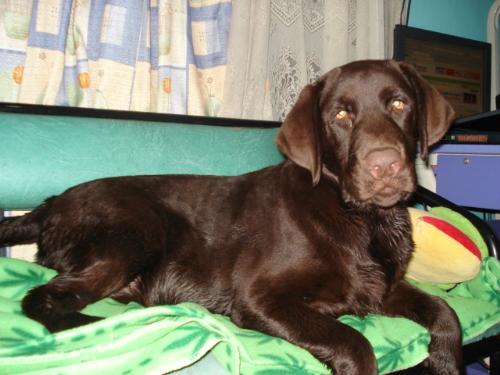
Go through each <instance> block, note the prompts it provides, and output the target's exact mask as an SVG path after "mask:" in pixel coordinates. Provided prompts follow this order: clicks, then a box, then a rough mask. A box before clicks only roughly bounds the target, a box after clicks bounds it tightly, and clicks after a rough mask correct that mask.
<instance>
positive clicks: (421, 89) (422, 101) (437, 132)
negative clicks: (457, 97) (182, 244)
mask: <svg viewBox="0 0 500 375" xmlns="http://www.w3.org/2000/svg"><path fill="white" fill-rule="evenodd" d="M399 65H400V67H401V70H402V71H403V73H404V74H405V75H406V77H407V78H408V79H409V81H410V83H411V84H412V86H413V87H414V89H415V90H416V92H417V112H418V113H417V116H418V126H419V130H418V131H419V138H420V156H421V157H422V159H424V160H425V159H426V158H427V155H428V150H429V149H428V148H429V146H430V145H432V144H434V143H436V142H437V141H439V140H440V139H441V137H443V135H444V134H445V133H446V132H447V131H448V128H449V127H450V125H451V123H452V121H453V120H454V118H455V111H454V110H453V108H452V107H451V105H450V104H449V103H448V101H447V100H446V99H445V98H444V97H443V96H442V95H441V94H440V93H439V92H438V91H437V90H436V89H435V88H434V87H432V86H431V85H430V84H429V83H428V82H427V81H426V80H425V79H423V78H422V77H421V76H420V74H419V73H418V72H417V71H416V70H415V68H413V66H411V65H410V64H406V63H399Z"/></svg>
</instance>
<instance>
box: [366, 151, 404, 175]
mask: <svg viewBox="0 0 500 375" xmlns="http://www.w3.org/2000/svg"><path fill="white" fill-rule="evenodd" d="M365 163H366V164H365V166H366V169H367V171H368V172H369V173H370V175H371V176H372V177H373V178H375V179H376V180H381V179H384V178H392V177H396V176H397V175H398V174H399V172H401V169H402V167H403V160H402V158H401V154H400V153H399V152H398V151H397V150H396V149H394V148H383V149H377V150H373V151H371V152H369V153H368V155H367V156H366V159H365Z"/></svg>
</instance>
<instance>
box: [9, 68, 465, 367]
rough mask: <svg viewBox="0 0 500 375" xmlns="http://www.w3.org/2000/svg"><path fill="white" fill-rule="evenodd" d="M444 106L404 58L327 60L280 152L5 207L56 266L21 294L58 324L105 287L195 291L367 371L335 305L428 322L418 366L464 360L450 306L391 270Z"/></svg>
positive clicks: (71, 323)
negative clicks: (417, 162) (263, 161)
mask: <svg viewBox="0 0 500 375" xmlns="http://www.w3.org/2000/svg"><path fill="white" fill-rule="evenodd" d="M452 118H453V111H452V109H451V107H450V106H449V104H448V103H447V102H446V101H445V100H444V98H443V97H442V96H441V95H440V94H439V93H438V92H437V91H436V90H435V89H434V88H432V87H431V86H430V85H429V84H428V83H426V82H425V81H424V80H423V79H422V78H421V77H420V76H419V75H418V74H417V73H416V71H415V70H414V69H413V68H412V67H411V66H409V65H406V64H403V63H397V62H394V61H359V62H354V63H350V64H347V65H344V66H342V67H339V68H337V69H334V70H332V71H330V72H329V73H327V74H326V75H324V76H323V77H322V78H320V79H319V80H318V81H317V82H316V83H315V84H311V85H308V86H306V87H305V88H304V89H303V90H302V92H301V94H300V97H299V98H298V101H297V103H296V104H295V106H294V107H293V108H292V109H291V111H290V113H289V114H288V116H287V117H286V119H285V121H284V123H283V125H282V127H281V129H280V131H279V134H278V137H277V144H278V147H279V148H280V150H281V151H282V152H283V153H284V154H285V155H286V156H287V157H288V160H287V161H285V162H283V163H282V164H279V165H275V166H271V167H268V168H266V169H263V170H260V171H257V172H253V173H250V174H246V175H242V176H236V177H216V176H188V175H180V176H172V175H169V176H166V175H161V176H134V177H118V178H106V179H99V180H95V181H91V182H88V183H84V184H81V185H78V186H76V187H73V188H71V189H69V190H67V191H66V192H64V193H62V194H61V195H59V196H55V197H51V198H49V199H47V200H46V201H45V203H43V204H42V205H40V206H39V207H38V208H36V209H35V210H33V211H32V212H31V213H29V214H27V215H25V216H22V217H20V218H9V219H5V220H4V221H3V222H2V223H1V225H0V243H3V244H16V243H27V242H37V244H38V256H37V257H38V262H39V263H40V264H42V265H44V266H47V267H51V268H54V269H56V270H57V271H58V272H59V274H58V276H57V277H55V278H54V279H52V280H51V281H50V282H49V283H48V284H46V285H42V286H38V287H36V288H33V289H32V290H31V291H30V292H29V293H28V294H27V295H26V297H25V298H24V299H23V301H22V308H23V310H24V312H25V314H26V315H27V316H29V317H31V318H33V319H35V320H37V321H39V322H40V323H42V324H43V325H45V326H46V327H47V328H48V329H49V330H50V331H54V332H55V331H60V330H65V329H69V328H72V327H76V326H79V325H82V324H87V323H90V322H93V321H96V320H98V318H95V317H91V316H86V315H83V314H82V313H80V312H79V311H80V310H81V309H82V308H84V307H85V306H86V305H87V304H89V303H91V302H94V301H96V300H98V299H101V298H103V297H112V298H115V299H117V300H119V301H122V302H128V301H137V302H139V303H141V304H144V305H145V306H151V305H158V304H175V303H179V302H184V301H190V302H196V303H199V304H202V305H204V306H206V307H207V308H208V309H209V310H210V311H212V312H214V313H220V314H226V315H228V316H230V317H231V319H232V320H233V321H234V322H235V323H236V324H237V325H239V326H241V327H245V328H251V329H255V330H259V331H262V332H265V333H268V334H270V335H275V336H279V337H282V338H284V339H286V340H289V341H290V342H292V343H295V344H297V345H299V346H301V347H303V348H305V349H307V350H309V351H310V352H311V353H312V354H313V355H314V356H316V357H317V358H318V359H319V360H321V361H323V362H324V363H325V364H326V365H327V366H329V367H330V368H331V369H333V370H334V371H335V373H336V374H359V375H370V374H376V373H377V365H376V361H375V357H374V355H373V351H372V348H371V346H370V344H369V342H368V341H367V339H366V338H365V337H364V336H362V335H361V334H360V333H358V332H357V331H356V330H354V329H352V328H350V327H348V326H346V325H344V324H342V323H341V322H340V321H339V320H337V318H338V317H339V316H340V315H343V314H356V315H359V316H365V315H366V314H368V313H376V314H384V315H388V316H402V317H406V318H409V319H411V320H413V321H415V322H418V323H419V324H421V325H422V326H424V327H425V328H427V329H428V330H429V331H430V333H431V336H432V340H431V343H430V347H429V353H430V355H429V357H428V359H427V360H426V363H425V365H426V367H427V371H428V373H431V374H436V375H457V374H462V373H463V369H462V364H461V362H462V360H461V330H460V326H459V323H458V320H457V317H456V315H455V313H454V312H453V311H452V310H451V309H450V307H448V305H447V304H446V303H445V302H443V301H442V300H440V299H439V298H436V297H432V296H430V295H427V294H425V293H423V292H421V291H420V290H418V289H416V288H414V287H412V286H411V285H409V284H408V283H407V282H405V281H404V279H403V275H404V274H405V270H406V268H407V265H408V261H409V260H410V258H411V255H412V250H413V243H412V237H411V226H410V222H409V218H408V213H407V210H406V207H405V200H406V199H407V198H408V197H409V196H410V195H411V193H412V192H413V191H414V190H415V185H416V178H415V170H414V158H415V155H416V146H417V142H419V143H420V152H421V155H423V156H424V157H425V156H426V154H427V150H428V145H430V144H432V143H435V142H436V141H438V140H439V139H440V137H441V136H442V135H443V134H444V133H445V132H446V130H447V129H448V126H449V124H450V122H451V120H452Z"/></svg>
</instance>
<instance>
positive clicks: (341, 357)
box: [328, 340, 378, 375]
mask: <svg viewBox="0 0 500 375" xmlns="http://www.w3.org/2000/svg"><path fill="white" fill-rule="evenodd" d="M336 349H337V350H336V351H335V356H334V358H332V359H331V360H330V361H328V362H329V363H330V366H331V368H332V369H333V371H334V374H336V375H377V373H378V372H377V360H376V358H375V355H374V354H373V349H372V347H371V345H370V344H369V342H368V341H367V340H363V341H359V342H357V344H356V345H349V346H347V345H346V346H343V347H341V348H336Z"/></svg>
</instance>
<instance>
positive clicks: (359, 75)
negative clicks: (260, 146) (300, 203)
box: [276, 60, 454, 207]
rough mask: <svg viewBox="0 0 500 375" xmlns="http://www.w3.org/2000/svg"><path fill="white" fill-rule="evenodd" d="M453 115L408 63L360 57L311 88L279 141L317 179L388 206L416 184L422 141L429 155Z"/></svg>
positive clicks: (360, 200) (349, 196)
mask: <svg viewBox="0 0 500 375" xmlns="http://www.w3.org/2000/svg"><path fill="white" fill-rule="evenodd" d="M453 117H454V112H453V110H452V108H451V106H450V105H449V104H448V102H447V101H446V100H445V99H444V98H443V97H442V96H441V94H440V93H439V92H438V91H437V90H436V89H434V88H433V87H432V86H431V85H429V83H427V82H426V81H425V80H424V79H423V78H422V77H421V76H420V75H419V74H418V73H417V72H416V71H415V69H413V67H411V66H410V65H408V64H405V63H398V62H395V61H392V60H381V61H378V60H377V61H376V60H371V61H358V62H353V63H350V64H347V65H344V66H342V67H339V68H336V69H334V70H331V71H330V72H328V73H327V74H325V75H324V76H323V77H321V78H320V79H319V80H318V81H317V82H316V83H315V84H311V85H308V86H306V87H305V88H304V89H303V90H302V92H301V93H300V96H299V98H298V100H297V102H296V104H295V105H294V107H293V108H292V109H291V111H290V112H289V114H288V115H287V117H286V118H285V121H284V123H283V125H282V126H281V129H280V132H279V134H278V137H277V140H276V142H277V144H278V147H279V148H280V150H281V151H282V152H283V153H284V154H285V155H286V156H287V157H288V158H289V159H290V160H292V161H293V162H295V163H296V164H298V165H300V166H301V167H304V168H306V169H308V170H309V171H310V172H311V175H312V180H313V184H317V183H318V182H319V181H320V179H321V177H322V175H324V174H327V175H329V176H330V178H331V177H332V176H334V178H336V179H337V180H338V182H339V184H340V187H341V189H342V194H343V198H344V200H345V201H347V202H353V203H355V204H361V205H365V204H375V205H378V206H382V207H390V206H392V205H394V204H395V203H397V202H399V201H401V200H403V199H405V198H406V197H408V196H409V195H410V193H412V192H413V191H414V190H415V187H416V175H415V168H414V158H415V155H416V146H417V142H418V143H419V144H420V154H421V157H423V158H424V159H425V158H426V157H427V153H428V147H429V145H432V144H433V143H435V142H437V141H438V140H439V139H440V138H441V137H442V136H443V135H444V134H445V133H446V131H447V130H448V127H449V125H450V123H451V121H452V120H453Z"/></svg>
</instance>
